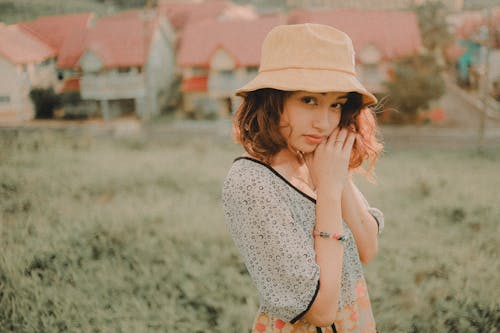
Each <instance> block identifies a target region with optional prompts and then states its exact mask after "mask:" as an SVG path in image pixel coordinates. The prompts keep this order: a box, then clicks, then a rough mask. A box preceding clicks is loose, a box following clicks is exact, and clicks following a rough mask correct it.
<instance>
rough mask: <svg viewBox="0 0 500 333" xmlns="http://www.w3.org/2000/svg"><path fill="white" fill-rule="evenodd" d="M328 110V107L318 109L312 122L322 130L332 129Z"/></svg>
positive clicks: (316, 127)
mask: <svg viewBox="0 0 500 333" xmlns="http://www.w3.org/2000/svg"><path fill="white" fill-rule="evenodd" d="M328 111H329V110H328V109H320V110H317V112H316V113H315V117H314V120H313V124H312V125H313V127H314V128H315V129H318V130H321V131H322V132H327V131H328V130H329V129H330V117H329V114H328Z"/></svg>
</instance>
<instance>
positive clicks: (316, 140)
mask: <svg viewBox="0 0 500 333" xmlns="http://www.w3.org/2000/svg"><path fill="white" fill-rule="evenodd" d="M304 137H305V138H306V140H307V141H308V142H309V143H312V144H314V145H318V144H320V143H321V142H322V141H323V139H324V136H322V135H307V134H306V135H304Z"/></svg>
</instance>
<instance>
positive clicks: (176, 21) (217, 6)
mask: <svg viewBox="0 0 500 333" xmlns="http://www.w3.org/2000/svg"><path fill="white" fill-rule="evenodd" d="M231 6H234V5H233V4H232V3H231V1H227V0H213V1H203V2H194V1H191V2H189V1H175V2H171V1H160V2H159V3H158V11H159V12H160V13H161V14H162V15H165V16H166V17H167V18H168V20H169V22H170V23H171V24H172V27H173V28H174V30H175V31H176V32H179V31H182V30H183V29H184V27H185V26H187V25H188V24H190V23H199V22H201V21H204V20H207V19H210V20H213V19H215V18H217V17H218V16H219V15H221V14H222V13H223V12H224V10H225V9H226V8H229V7H231Z"/></svg>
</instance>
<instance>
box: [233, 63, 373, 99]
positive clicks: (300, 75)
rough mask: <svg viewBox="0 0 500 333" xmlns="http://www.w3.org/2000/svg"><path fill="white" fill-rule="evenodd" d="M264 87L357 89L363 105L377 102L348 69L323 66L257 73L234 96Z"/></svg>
mask: <svg viewBox="0 0 500 333" xmlns="http://www.w3.org/2000/svg"><path fill="white" fill-rule="evenodd" d="M264 88H274V89H278V90H283V91H309V92H332V91H335V92H351V91H354V92H357V93H360V94H361V95H362V96H363V106H370V105H373V104H377V98H376V97H375V96H374V95H373V94H371V93H370V92H368V90H366V88H365V87H364V86H363V85H362V84H361V82H359V80H358V79H357V78H356V76H354V75H352V74H349V73H347V72H341V71H334V70H325V69H303V68H286V69H280V70H274V71H265V72H259V74H257V76H256V77H255V78H254V79H253V80H252V81H250V82H248V83H247V84H246V85H245V86H243V87H241V88H240V89H238V90H236V95H238V96H244V95H245V94H246V93H248V92H251V91H255V90H258V89H264Z"/></svg>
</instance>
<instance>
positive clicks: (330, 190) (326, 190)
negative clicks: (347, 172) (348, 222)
mask: <svg viewBox="0 0 500 333" xmlns="http://www.w3.org/2000/svg"><path fill="white" fill-rule="evenodd" d="M343 191H344V185H343V184H339V183H336V184H327V183H320V185H318V186H317V187H316V195H317V196H320V195H321V196H326V197H328V198H329V199H331V200H338V201H339V202H340V200H341V199H342V192H343Z"/></svg>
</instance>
